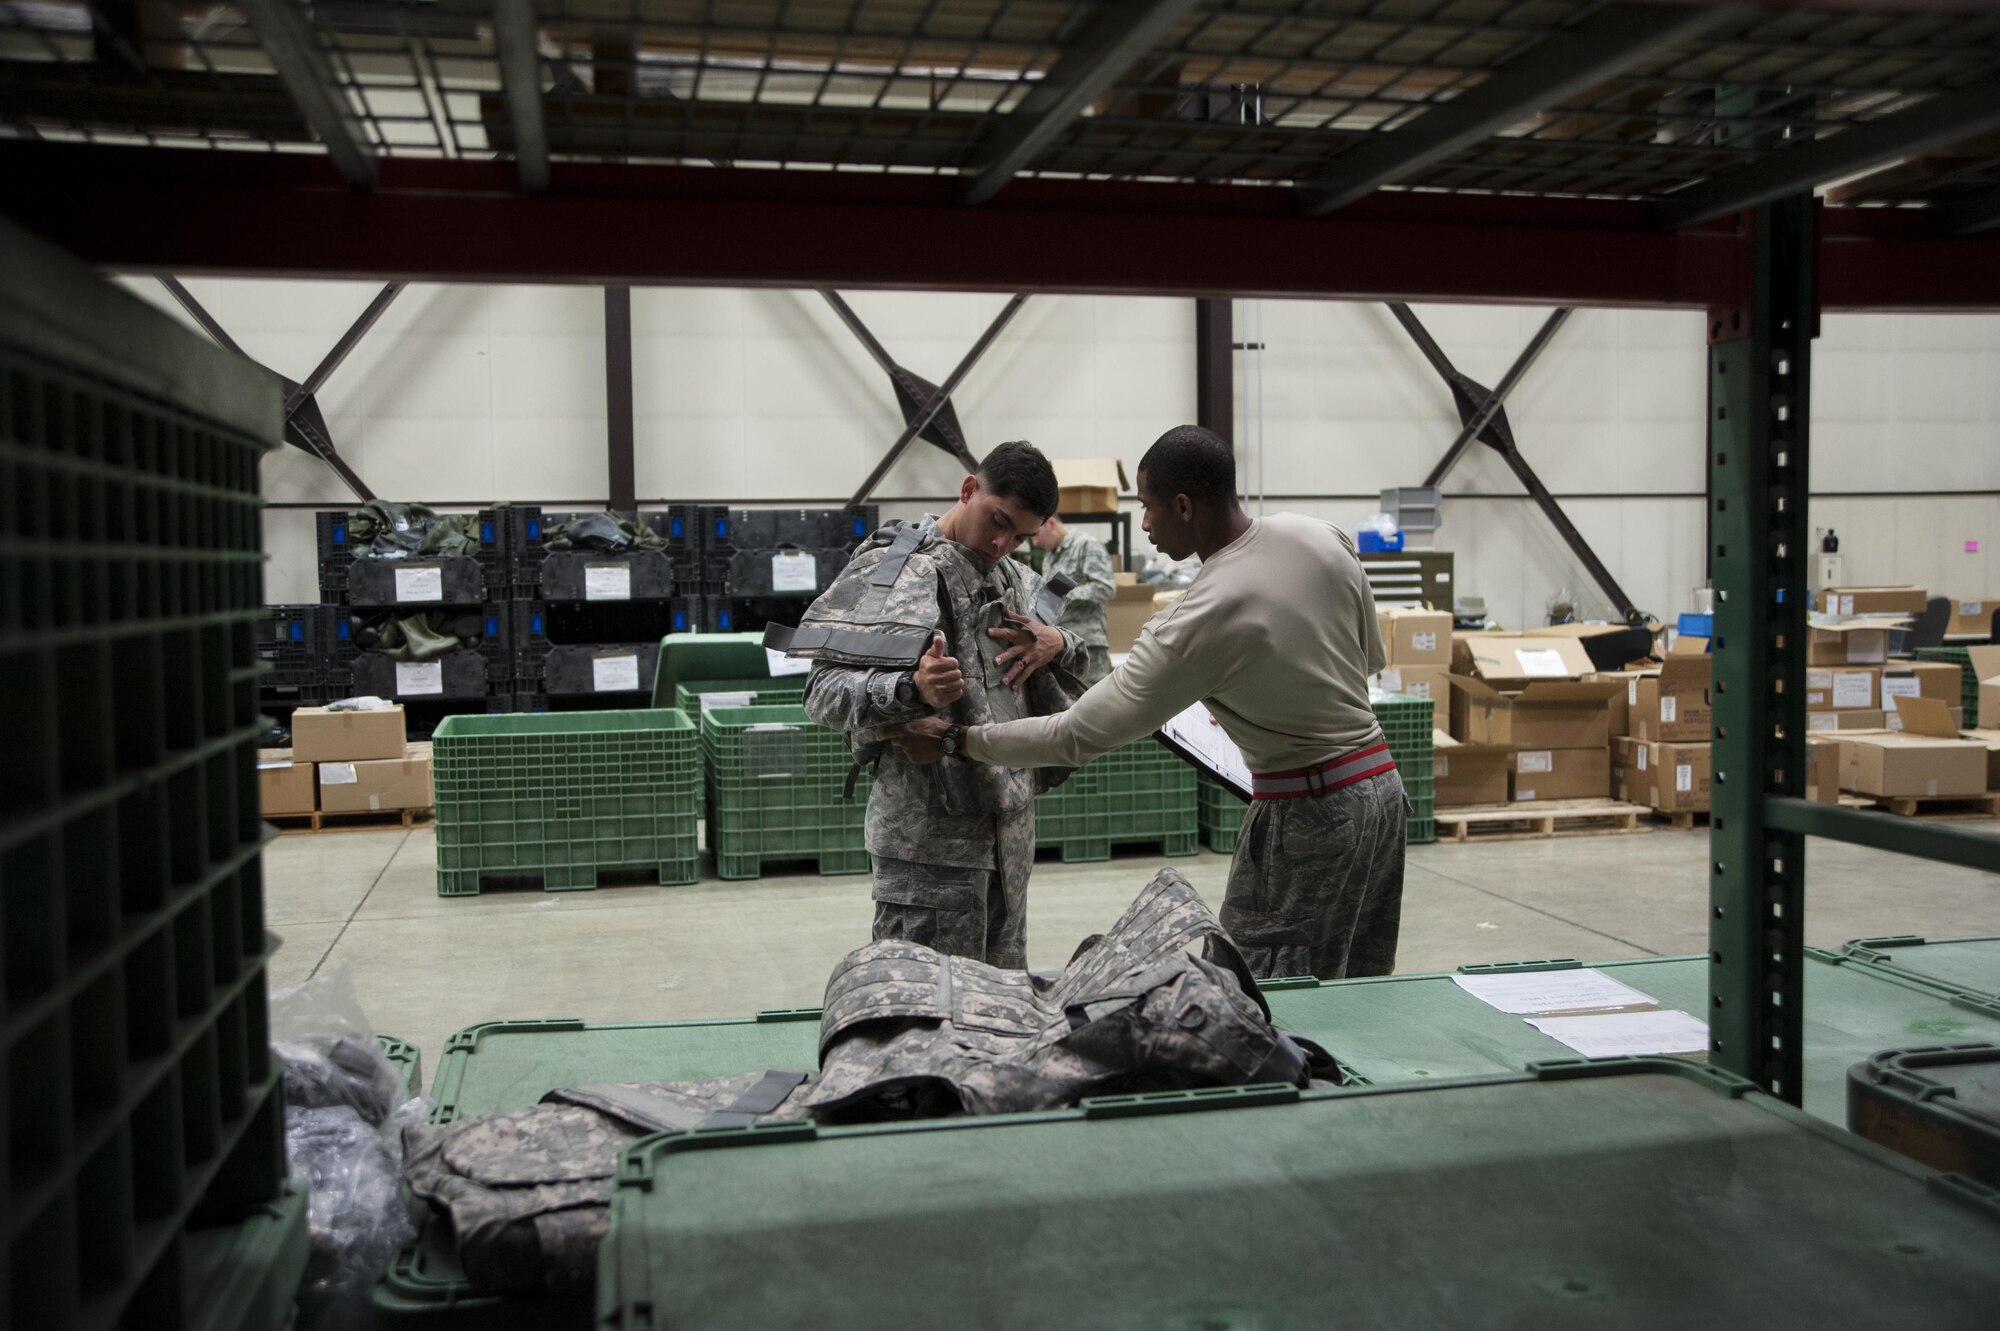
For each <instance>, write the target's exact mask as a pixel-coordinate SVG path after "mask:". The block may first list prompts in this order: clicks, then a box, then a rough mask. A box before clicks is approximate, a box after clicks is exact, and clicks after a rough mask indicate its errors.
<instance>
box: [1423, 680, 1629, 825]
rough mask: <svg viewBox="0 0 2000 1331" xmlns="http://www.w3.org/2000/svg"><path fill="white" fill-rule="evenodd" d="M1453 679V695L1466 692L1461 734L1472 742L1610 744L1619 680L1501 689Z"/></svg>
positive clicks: (1580, 746)
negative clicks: (1615, 695) (1464, 722)
mask: <svg viewBox="0 0 2000 1331" xmlns="http://www.w3.org/2000/svg"><path fill="white" fill-rule="evenodd" d="M1451 682H1452V685H1453V686H1454V687H1453V690H1452V691H1453V694H1454V696H1455V695H1456V694H1458V693H1461V692H1462V693H1464V694H1465V695H1466V734H1465V735H1464V737H1463V738H1464V741H1465V742H1466V743H1468V744H1505V745H1508V746H1509V747H1511V748H1517V749H1603V748H1605V746H1607V745H1608V744H1610V743H1611V696H1612V695H1613V694H1615V693H1616V692H1618V686H1617V685H1616V684H1586V683H1583V682H1582V681H1581V680H1578V681H1567V680H1565V681H1560V682H1557V681H1550V682H1546V683H1540V684H1529V685H1527V686H1526V687H1525V688H1522V689H1519V690H1501V689H1496V688H1494V687H1493V686H1492V685H1491V684H1488V683H1486V682H1485V681H1484V680H1479V679H1472V678H1469V677H1467V676H1463V675H1453V676H1452V678H1451ZM1563 798H1567V797H1563Z"/></svg>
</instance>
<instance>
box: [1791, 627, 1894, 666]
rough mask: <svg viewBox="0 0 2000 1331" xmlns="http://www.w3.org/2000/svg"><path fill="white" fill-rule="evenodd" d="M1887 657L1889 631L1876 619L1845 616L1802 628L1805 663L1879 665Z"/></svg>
mask: <svg viewBox="0 0 2000 1331" xmlns="http://www.w3.org/2000/svg"><path fill="white" fill-rule="evenodd" d="M1888 659H1889V630H1888V629H1887V628H1885V627H1883V625H1882V624H1881V623H1880V622H1875V623H1871V622H1870V621H1868V620H1865V619H1849V620H1845V621H1843V622H1841V623H1838V624H1814V625H1813V626H1812V627H1810V628H1808V629H1807V630H1806V664H1807V665H1833V666H1837V665H1881V664H1882V663H1883V662H1884V661H1887V660H1888Z"/></svg>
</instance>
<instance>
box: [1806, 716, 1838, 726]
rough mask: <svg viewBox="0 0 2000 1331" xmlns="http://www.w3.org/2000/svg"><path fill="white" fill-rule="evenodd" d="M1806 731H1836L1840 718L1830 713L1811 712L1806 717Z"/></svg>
mask: <svg viewBox="0 0 2000 1331" xmlns="http://www.w3.org/2000/svg"><path fill="white" fill-rule="evenodd" d="M1806 729H1807V730H1838V729H1840V718H1839V717H1837V716H1835V715H1834V714H1833V713H1832V712H1813V713H1811V714H1810V715H1808V716H1807V717H1806Z"/></svg>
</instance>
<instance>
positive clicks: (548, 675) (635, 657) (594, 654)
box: [542, 638, 660, 699]
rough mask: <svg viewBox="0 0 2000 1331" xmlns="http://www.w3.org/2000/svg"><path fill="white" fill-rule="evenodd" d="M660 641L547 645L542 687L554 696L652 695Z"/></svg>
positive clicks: (658, 660)
mask: <svg viewBox="0 0 2000 1331" xmlns="http://www.w3.org/2000/svg"><path fill="white" fill-rule="evenodd" d="M659 666H660V643H659V640H658V639H657V638H656V639H654V640H653V641H651V642H630V643H589V644H574V645H571V646H566V647H565V646H556V647H551V648H549V651H548V656H547V657H546V658H545V666H544V669H543V673H542V691H543V692H545V693H547V694H549V695H550V696H551V697H555V696H563V695H567V696H576V695H579V694H590V695H594V696H610V695H612V694H629V693H638V694H643V695H644V696H646V697H647V698H649V699H650V698H651V697H652V693H653V676H654V675H655V674H656V673H657V672H658V670H659Z"/></svg>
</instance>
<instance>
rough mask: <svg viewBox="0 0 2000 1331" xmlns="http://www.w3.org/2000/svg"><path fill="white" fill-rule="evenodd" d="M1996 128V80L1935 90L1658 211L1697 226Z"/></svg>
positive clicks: (1999, 116) (1999, 98)
mask: <svg viewBox="0 0 2000 1331" xmlns="http://www.w3.org/2000/svg"><path fill="white" fill-rule="evenodd" d="M1995 130H2000V81H1988V82H1985V83H1981V84H1978V85H1976V86H1973V87H1967V88H1960V89H1957V90H1956V91H1953V92H1945V93H1939V94H1938V95H1937V96H1935V97H1931V98H1929V99H1927V100H1925V101H1922V102H1919V103H1917V105H1915V106H1913V107H1911V108H1910V109H1909V110H1907V111H1897V112H1895V113H1894V114H1892V115H1886V116H1883V117H1882V118H1881V119H1879V120H1871V121H1868V122H1867V123H1865V124H1858V125H1850V126H1849V127H1847V128H1846V129H1843V130H1841V131H1840V132H1839V133H1837V134H1829V135H1827V136H1826V137H1824V138H1819V139H1814V140H1813V141H1812V142H1810V143H1806V144H1801V145H1799V146H1797V147H1790V148H1781V149H1779V150H1777V151H1775V152H1773V153H1771V154H1770V156H1768V157H1766V158H1764V159H1763V160H1761V161H1758V162H1756V163H1753V164H1752V165H1750V166H1743V167H1737V168H1735V169H1734V170H1730V171H1724V172H1722V173H1721V174H1719V175H1716V176H1713V177H1710V178H1709V179H1708V180H1705V181H1703V182H1702V183H1701V184H1699V185H1694V186H1691V187H1690V188H1688V189H1685V190H1682V191H1680V192H1679V193H1677V194H1671V195H1669V196H1667V198H1666V199H1665V200H1664V201H1663V202H1662V203H1661V204H1660V205H1659V206H1660V212H1661V215H1662V216H1663V217H1664V218H1665V219H1666V220H1667V221H1668V223H1670V224H1671V225H1673V226H1677V227H1686V226H1695V225H1699V224H1700V223H1703V222H1708V221H1713V220H1714V219H1716V218H1718V217H1726V216H1729V215H1731V214H1734V213H1739V212H1742V211H1743V210H1744V209H1746V208H1754V207H1756V206H1757V205H1759V204H1763V203H1770V202H1771V201H1772V200H1774V199H1782V198H1784V197H1786V196H1787V195H1791V194H1797V193H1800V192H1808V193H1809V192H1811V191H1812V190H1813V189H1814V188H1816V187H1818V186H1820V185H1824V184H1826V183H1827V182H1828V181H1830V180H1838V179H1840V178H1841V177H1842V176H1851V175H1854V174H1856V173H1857V172H1861V171H1870V170H1873V169H1874V168H1876V167H1878V166H1883V165H1886V164H1888V163H1890V162H1894V161H1896V160H1897V159H1899V158H1903V157H1908V156H1910V155H1912V154H1915V153H1924V152H1930V151H1932V150H1933V149H1937V148H1942V147H1946V146H1947V145H1949V144H1952V143H1956V142H1958V141H1959V140H1961V139H1968V138H1971V137H1973V136H1974V135H1978V134H1989V133H1992V132H1994V131H1995Z"/></svg>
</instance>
